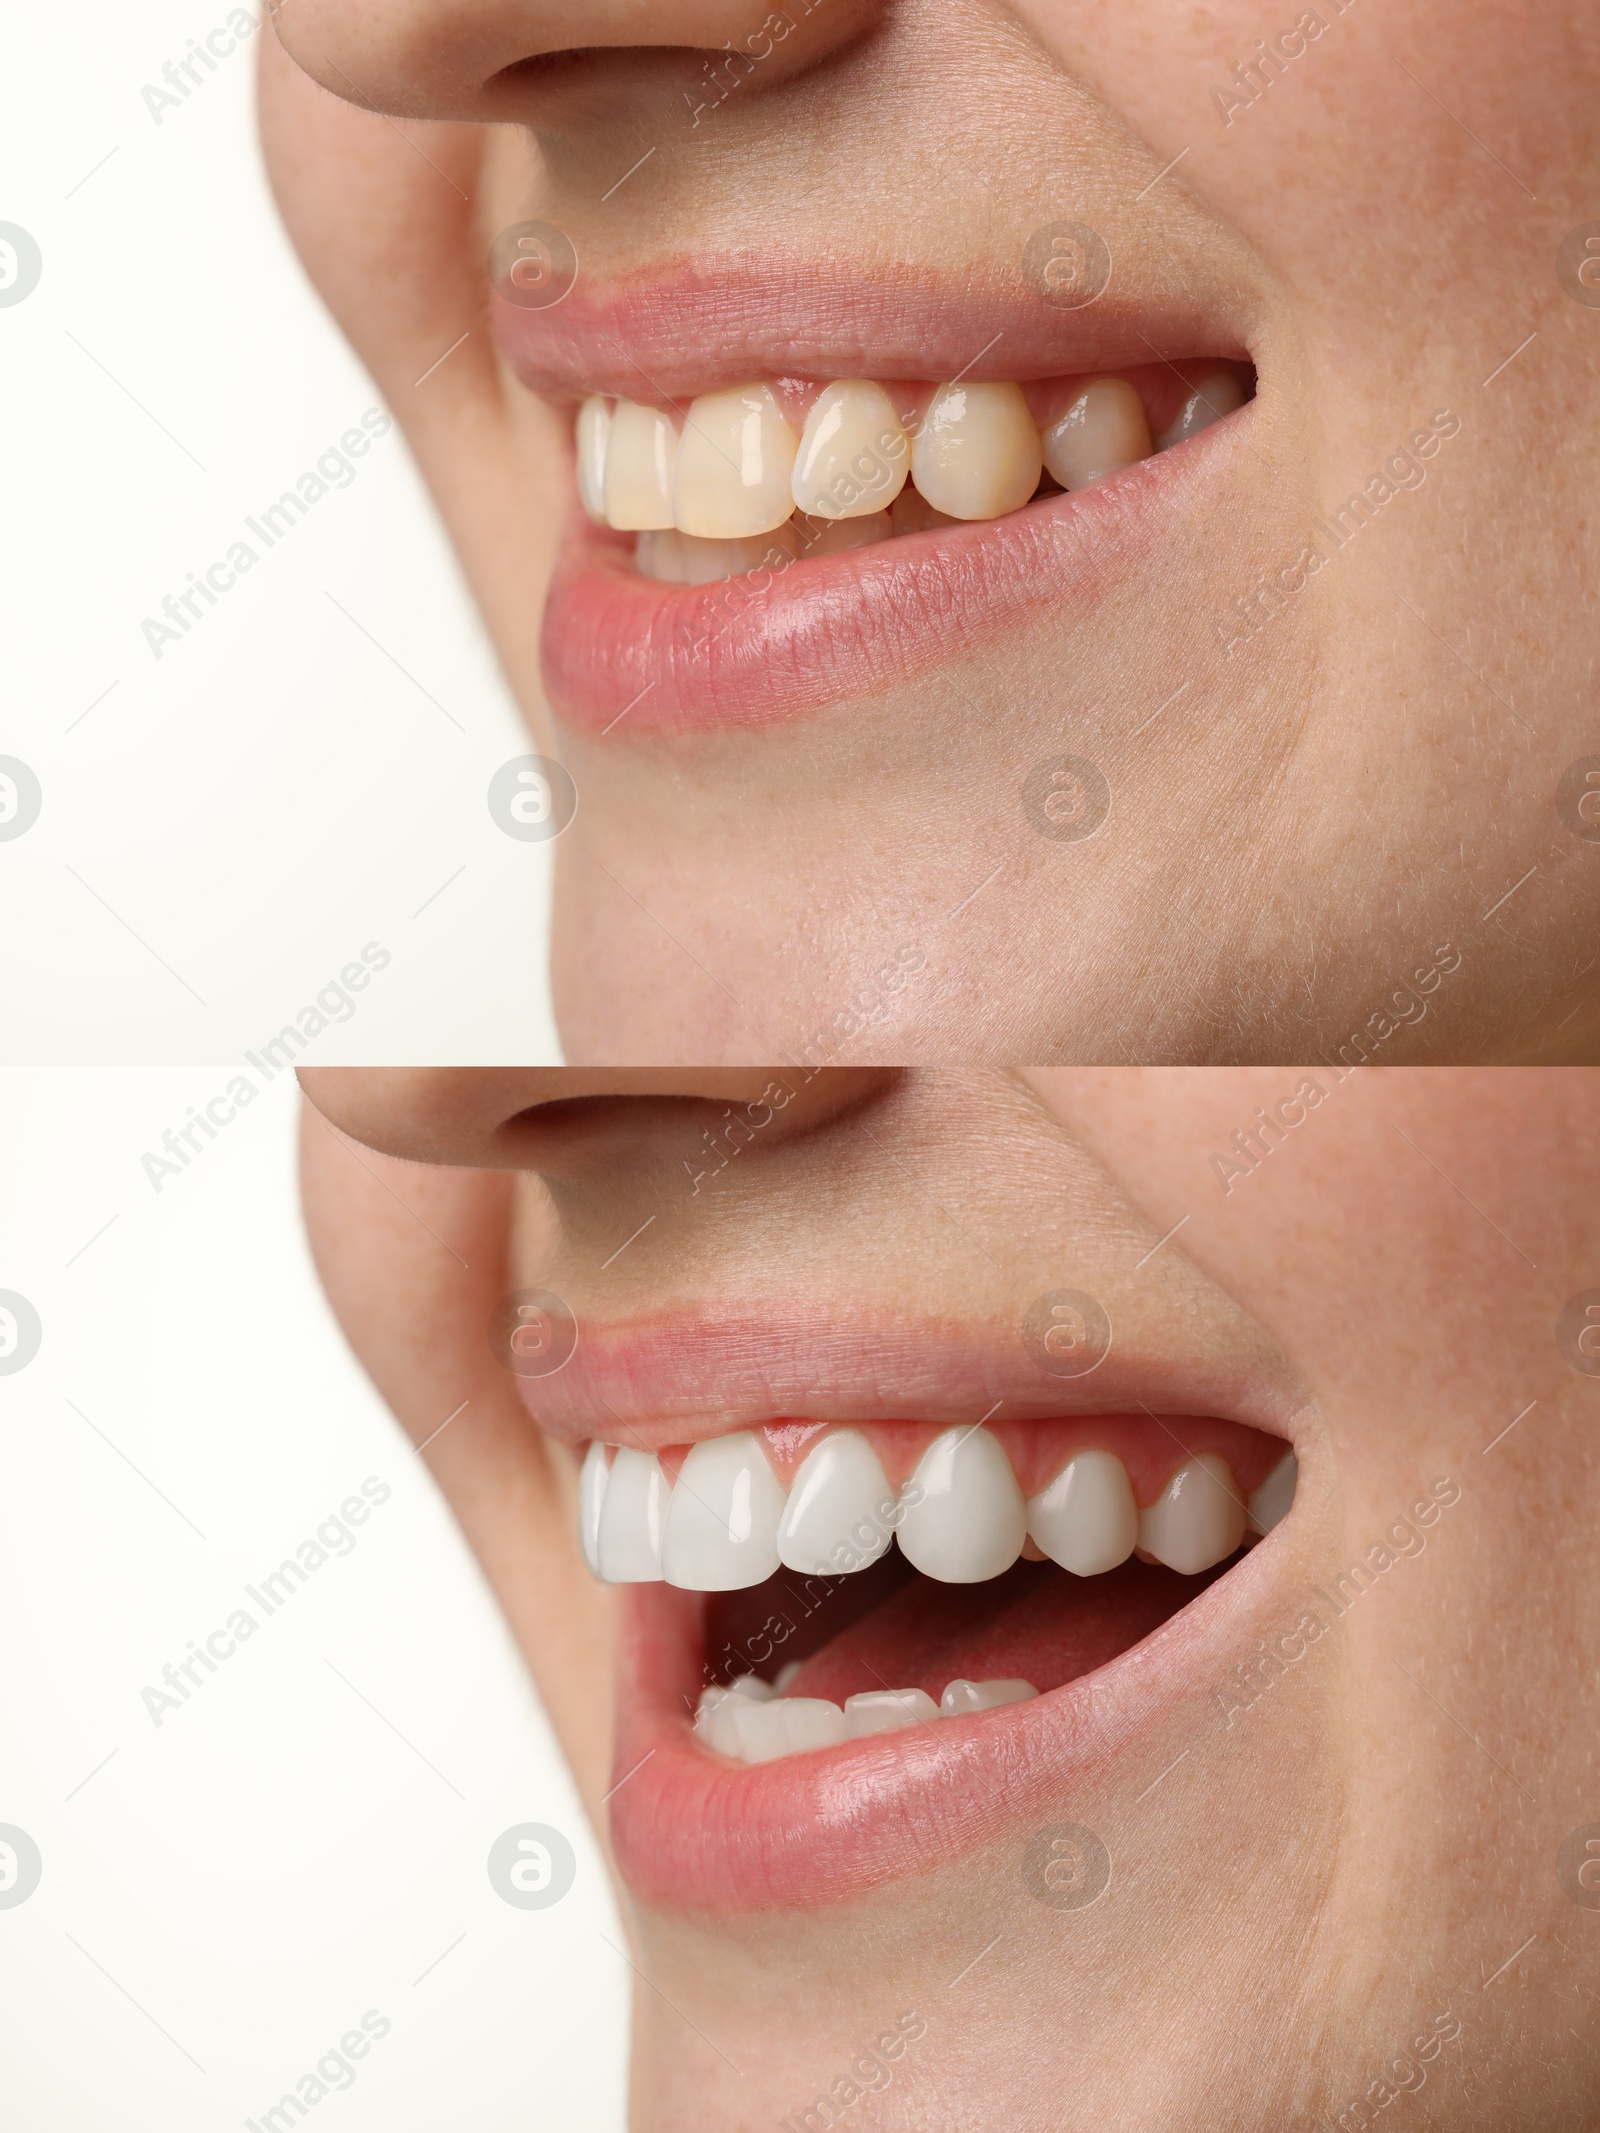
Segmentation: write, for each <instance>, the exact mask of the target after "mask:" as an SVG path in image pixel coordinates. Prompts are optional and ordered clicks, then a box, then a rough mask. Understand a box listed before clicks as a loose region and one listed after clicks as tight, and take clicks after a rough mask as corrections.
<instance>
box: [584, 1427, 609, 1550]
mask: <svg viewBox="0 0 1600 2133" xmlns="http://www.w3.org/2000/svg"><path fill="white" fill-rule="evenodd" d="M608 1479H609V1470H608V1469H607V1466H606V1448H605V1446H604V1445H603V1444H602V1443H601V1442H600V1441H599V1439H598V1438H596V1440H595V1442H594V1443H593V1444H591V1445H590V1447H589V1449H588V1451H587V1452H585V1454H584V1457H583V1465H582V1467H581V1469H580V1470H579V1474H578V1546H579V1547H580V1548H581V1549H582V1550H583V1559H584V1561H585V1562H586V1563H587V1564H588V1566H589V1568H590V1569H591V1570H592V1571H593V1572H594V1574H595V1576H596V1577H598V1576H599V1575H600V1509H601V1506H602V1505H603V1504H604V1502H605V1500H606V1482H607V1480H608Z"/></svg>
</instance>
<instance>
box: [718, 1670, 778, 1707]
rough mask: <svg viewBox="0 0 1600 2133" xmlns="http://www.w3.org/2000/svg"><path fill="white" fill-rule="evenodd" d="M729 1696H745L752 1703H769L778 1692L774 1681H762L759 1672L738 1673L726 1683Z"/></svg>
mask: <svg viewBox="0 0 1600 2133" xmlns="http://www.w3.org/2000/svg"><path fill="white" fill-rule="evenodd" d="M728 1694H729V1695H730V1696H747V1697H748V1698H749V1699H750V1701H751V1702H752V1703H771V1701H772V1699H773V1697H774V1696H776V1695H777V1694H778V1684H777V1683H776V1682H775V1681H763V1680H762V1678H761V1676H760V1675H759V1674H739V1675H736V1676H735V1678H734V1679H733V1680H732V1681H730V1682H729V1683H728Z"/></svg>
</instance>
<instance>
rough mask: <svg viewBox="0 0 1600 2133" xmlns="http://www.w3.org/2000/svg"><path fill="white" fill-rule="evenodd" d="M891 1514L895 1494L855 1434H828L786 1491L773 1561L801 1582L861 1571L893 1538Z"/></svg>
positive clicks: (873, 1456) (843, 1431)
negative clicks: (794, 1573) (802, 1576)
mask: <svg viewBox="0 0 1600 2133" xmlns="http://www.w3.org/2000/svg"><path fill="white" fill-rule="evenodd" d="M895 1510H896V1498H895V1492H894V1490H893V1489H892V1488H890V1486H889V1481H888V1477H887V1475H886V1474H885V1473H884V1471H883V1466H882V1464H881V1462H880V1461H879V1458H878V1455H877V1453H876V1452H875V1451H874V1450H873V1449H872V1446H871V1445H870V1444H869V1443H868V1442H867V1440H866V1438H865V1437H863V1436H862V1434H861V1432H860V1430H858V1429H834V1430H829V1432H828V1434H827V1435H826V1436H825V1437H824V1438H823V1440H822V1442H821V1443H820V1444H818V1445H816V1446H814V1447H813V1449H812V1450H811V1451H809V1452H808V1453H807V1454H806V1456H805V1458H804V1459H803V1460H802V1461H801V1464H800V1470H799V1472H798V1473H797V1474H796V1475H795V1477H794V1480H793V1481H792V1482H791V1483H790V1485H789V1501H788V1503H787V1504H786V1505H785V1506H784V1512H783V1517H782V1518H781V1519H780V1521H779V1523H778V1560H779V1561H780V1562H781V1563H784V1564H786V1565H787V1566H788V1568H789V1569H791V1570H800V1571H803V1572H805V1573H806V1575H807V1576H820V1575H824V1574H826V1573H828V1572H830V1571H831V1572H833V1573H834V1574H835V1575H837V1574H838V1573H839V1572H840V1571H842V1570H865V1569H866V1567H867V1565H868V1564H869V1563H875V1562H876V1561H877V1560H878V1558H879V1556H880V1555H882V1554H883V1553H884V1552H885V1551H886V1549H887V1548H888V1546H889V1543H890V1541H891V1540H892V1539H893V1538H894V1523H893V1521H894V1516H895Z"/></svg>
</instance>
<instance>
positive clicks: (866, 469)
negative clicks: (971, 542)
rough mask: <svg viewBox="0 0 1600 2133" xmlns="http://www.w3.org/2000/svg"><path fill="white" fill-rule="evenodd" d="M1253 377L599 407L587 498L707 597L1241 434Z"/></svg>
mask: <svg viewBox="0 0 1600 2133" xmlns="http://www.w3.org/2000/svg"><path fill="white" fill-rule="evenodd" d="M1254 393H1255V372H1254V369H1253V368H1252V366H1251V365H1250V364H1249V363H1248V362H1242V361H1237V360H1233V359H1223V358H1203V357H1202V358H1193V359H1190V360H1187V361H1185V362H1181V363H1170V362H1159V363H1143V364H1136V365H1133V366H1131V367H1129V368H1127V369H1124V370H1121V371H1114V372H1096V373H1091V374H1086V375H1074V376H1062V377H1056V378H1039V379H1029V380H1026V381H1024V382H1022V383H1008V382H1004V381H995V380H984V381H973V382H969V383H965V384H964V383H962V381H960V380H955V381H953V382H951V383H949V384H938V383H935V382H931V381H924V382H917V381H906V380H888V381H879V380H873V379H869V378H853V379H832V380H824V379H815V378H767V379H753V380H751V381H750V382H749V383H747V384H745V385H742V386H735V387H731V388H724V389H721V390H717V391H713V392H708V393H702V394H700V395H698V396H696V397H695V398H694V399H692V400H690V401H687V402H674V403H670V404H668V405H666V406H652V405H650V404H648V403H644V402H635V401H629V400H625V399H615V400H613V399H609V398H607V397H605V396H603V395H599V394H595V395H591V396H590V397H589V398H588V399H587V400H585V401H584V402H583V404H582V406H581V407H580V409H579V411H578V416H577V435H576V446H577V471H578V489H579V494H580V497H581V499H582V502H583V506H584V509H585V510H586V511H587V513H588V515H589V516H590V518H592V519H594V520H595V521H596V522H597V523H599V524H601V525H608V526H610V527H612V528H613V529H615V530H616V531H618V532H620V533H624V534H631V535H632V536H633V537H634V545H633V561H634V567H635V569H636V570H637V571H638V572H639V574H640V575H641V576H643V577H648V578H653V579H656V580H658V581H661V582H665V583H671V584H680V585H700V584H706V583H709V582H712V581H714V580H719V579H726V578H731V577H739V576H743V575H745V574H746V573H748V572H753V571H762V570H765V571H773V570H784V569H787V568H789V567H790V566H791V565H792V564H795V563H808V562H812V561H815V560H818V559H820V558H822V557H825V556H829V555H834V554H838V553H840V552H842V551H845V550H852V549H856V548H865V547H871V546H875V545H877V544H878V543H879V542H882V541H886V540H892V539H895V538H897V537H901V536H905V535H908V534H919V533H927V532H931V531H935V530H937V529H939V528H943V527H949V526H958V525H961V524H963V523H970V522H974V521H982V520H988V519H995V518H1002V517H1006V516H1009V515H1010V514H1012V513H1014V512H1016V511H1019V510H1022V509H1025V508H1026V507H1027V506H1028V505H1029V504H1032V503H1035V502H1038V501H1040V500H1041V499H1043V498H1047V497H1050V496H1056V495H1060V494H1061V493H1062V492H1063V491H1064V490H1065V491H1071V490H1076V489H1080V488H1087V487H1090V486H1092V485H1094V484H1095V483H1097V482H1101V481H1105V480H1108V479H1110V478H1111V477H1113V476H1114V475H1116V474H1118V473H1120V472H1122V471H1123V470H1124V469H1125V468H1127V467H1129V466H1133V465H1135V464H1137V463H1138V462H1139V461H1141V460H1144V459H1148V458H1151V457H1153V456H1154V455H1155V454H1156V453H1158V452H1162V451H1168V450H1171V449H1172V448H1173V447H1174V446H1176V445H1181V444H1185V443H1187V442H1188V441H1189V440H1190V439H1192V438H1193V437H1195V436H1197V435H1198V434H1199V433H1200V432H1201V431H1203V430H1205V429H1208V428H1209V427H1211V426H1212V425H1213V424H1214V423H1217V422H1220V421H1223V420H1225V419H1226V418H1227V417H1228V416H1229V415H1231V414H1233V413H1235V412H1236V411H1237V410H1238V409H1239V408H1240V407H1242V406H1243V405H1245V404H1246V403H1247V402H1248V401H1249V400H1250V399H1251V398H1253V396H1254Z"/></svg>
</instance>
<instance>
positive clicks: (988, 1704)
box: [939, 1681, 1039, 1718]
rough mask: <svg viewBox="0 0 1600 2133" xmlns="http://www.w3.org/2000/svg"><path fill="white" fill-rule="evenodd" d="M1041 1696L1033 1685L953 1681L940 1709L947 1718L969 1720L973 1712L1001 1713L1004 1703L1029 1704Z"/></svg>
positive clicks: (1026, 1683)
mask: <svg viewBox="0 0 1600 2133" xmlns="http://www.w3.org/2000/svg"><path fill="white" fill-rule="evenodd" d="M1038 1693H1039V1691H1038V1690H1037V1689H1036V1688H1035V1687H1034V1685H1033V1683H1032V1682H1031V1681H950V1682H946V1684H945V1691H944V1694H943V1695H942V1696H941V1697H940V1698H939V1709H940V1710H941V1711H942V1712H943V1713H944V1715H945V1717H946V1718H965V1717H966V1716H967V1714H968V1713H969V1712H971V1711H997V1710H998V1709H999V1708H1000V1706H1001V1704H1003V1703H1026V1702H1027V1701H1028V1699H1029V1697H1030V1696H1037V1695H1038Z"/></svg>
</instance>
